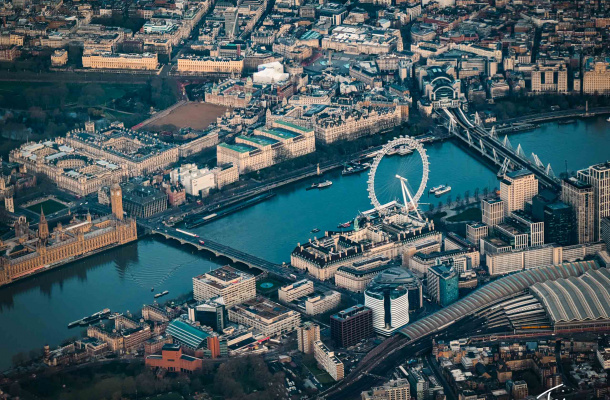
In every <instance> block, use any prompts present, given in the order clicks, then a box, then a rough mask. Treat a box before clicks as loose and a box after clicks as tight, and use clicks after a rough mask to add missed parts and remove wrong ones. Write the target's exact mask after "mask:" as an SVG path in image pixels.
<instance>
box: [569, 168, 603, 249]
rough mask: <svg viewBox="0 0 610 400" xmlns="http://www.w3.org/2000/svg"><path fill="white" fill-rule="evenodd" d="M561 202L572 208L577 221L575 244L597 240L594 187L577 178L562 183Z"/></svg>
mask: <svg viewBox="0 0 610 400" xmlns="http://www.w3.org/2000/svg"><path fill="white" fill-rule="evenodd" d="M561 201H563V202H564V203H566V204H568V205H569V206H571V207H572V210H573V211H574V220H575V225H576V226H575V233H574V236H575V238H574V239H575V240H574V241H575V242H576V243H578V244H583V243H589V242H593V241H594V240H595V239H594V237H595V199H594V196H593V186H591V185H590V184H588V183H587V182H584V181H582V180H580V179H577V178H568V179H564V180H563V181H561Z"/></svg>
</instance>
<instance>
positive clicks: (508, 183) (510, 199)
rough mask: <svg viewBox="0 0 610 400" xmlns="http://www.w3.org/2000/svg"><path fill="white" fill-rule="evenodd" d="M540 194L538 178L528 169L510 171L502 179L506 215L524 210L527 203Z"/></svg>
mask: <svg viewBox="0 0 610 400" xmlns="http://www.w3.org/2000/svg"><path fill="white" fill-rule="evenodd" d="M537 194H538V179H536V176H535V175H534V174H533V173H531V172H530V171H528V170H524V169H523V170H518V171H512V172H508V173H506V174H505V175H504V177H503V178H502V180H501V181H500V199H501V200H502V201H503V202H504V215H509V214H510V213H511V212H512V211H515V210H523V209H524V208H525V203H526V202H529V201H532V198H533V197H534V196H535V195H537Z"/></svg>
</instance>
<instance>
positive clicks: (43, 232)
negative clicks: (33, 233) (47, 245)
mask: <svg viewBox="0 0 610 400" xmlns="http://www.w3.org/2000/svg"><path fill="white" fill-rule="evenodd" d="M38 237H39V238H40V239H42V240H45V239H46V238H48V237H49V223H48V222H47V219H46V218H45V216H44V212H43V211H42V207H41V208H40V222H38Z"/></svg>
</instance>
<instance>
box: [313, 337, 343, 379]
mask: <svg viewBox="0 0 610 400" xmlns="http://www.w3.org/2000/svg"><path fill="white" fill-rule="evenodd" d="M313 355H314V357H315V358H316V361H317V362H318V364H320V365H321V366H322V368H324V370H325V371H326V372H328V374H329V375H330V376H331V377H332V378H333V379H334V380H336V381H339V380H341V379H343V377H344V374H345V368H344V366H343V363H342V362H341V360H339V359H338V358H337V357H336V356H335V353H334V352H333V351H330V349H329V348H328V347H326V345H325V344H324V343H322V341H321V340H318V341H316V342H314V344H313Z"/></svg>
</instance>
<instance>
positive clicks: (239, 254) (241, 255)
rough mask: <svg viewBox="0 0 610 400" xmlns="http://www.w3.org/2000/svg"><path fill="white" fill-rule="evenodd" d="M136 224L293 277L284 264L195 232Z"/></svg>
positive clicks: (280, 274)
mask: <svg viewBox="0 0 610 400" xmlns="http://www.w3.org/2000/svg"><path fill="white" fill-rule="evenodd" d="M138 225H139V226H141V227H142V228H145V229H146V230H148V231H149V232H150V233H152V234H156V235H161V236H163V237H165V238H166V239H173V240H176V241H178V242H180V244H189V245H191V246H193V247H195V248H196V249H197V250H207V251H209V252H211V253H213V254H214V255H215V256H216V257H221V256H222V257H225V258H228V259H229V260H231V262H233V263H242V264H245V265H247V266H248V267H250V268H258V269H260V270H263V271H266V272H268V273H270V274H273V275H277V276H280V277H282V278H285V279H290V280H294V278H293V277H291V276H290V275H291V272H290V270H289V269H288V268H286V266H285V265H282V264H275V263H272V262H271V261H267V260H264V259H262V258H259V257H256V256H253V255H252V254H248V253H246V252H243V251H241V250H237V249H234V248H232V247H229V246H225V245H224V244H221V243H218V242H215V241H213V240H210V239H207V238H202V237H199V236H198V235H195V234H187V233H183V232H184V231H180V230H178V229H175V228H172V227H169V226H165V225H160V224H152V223H150V222H146V221H142V220H141V221H138Z"/></svg>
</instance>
